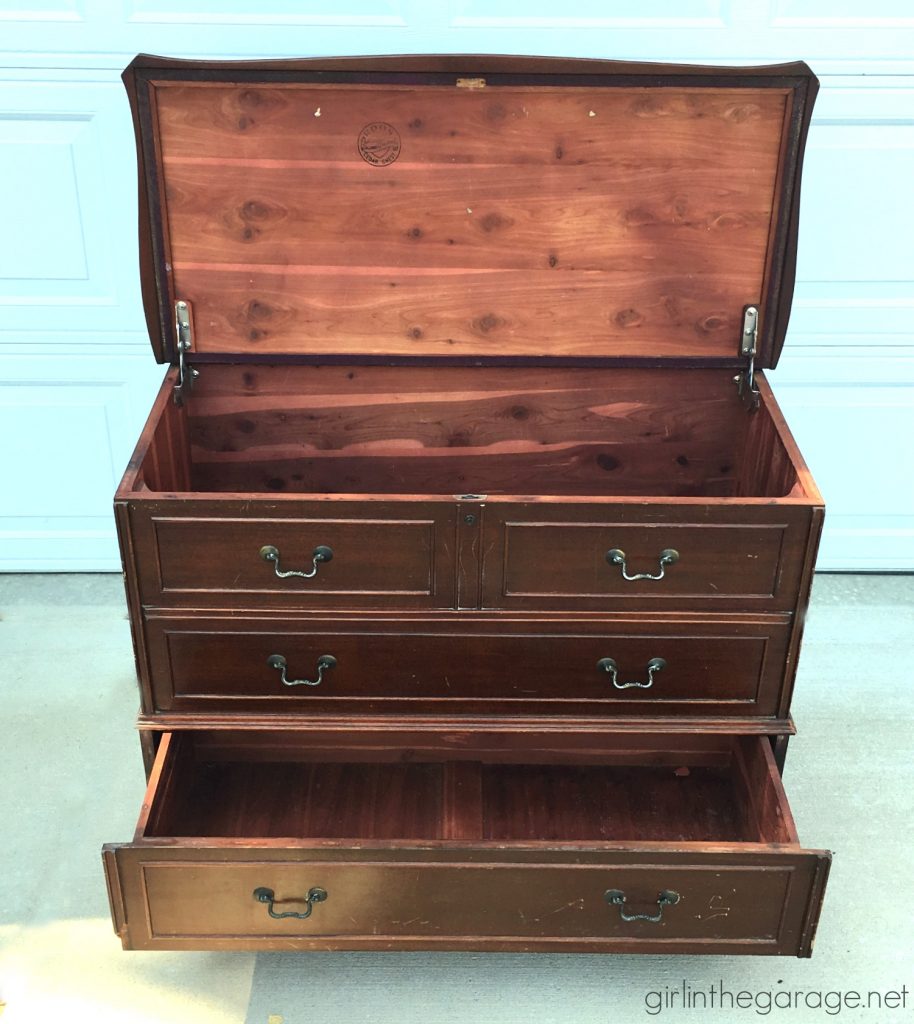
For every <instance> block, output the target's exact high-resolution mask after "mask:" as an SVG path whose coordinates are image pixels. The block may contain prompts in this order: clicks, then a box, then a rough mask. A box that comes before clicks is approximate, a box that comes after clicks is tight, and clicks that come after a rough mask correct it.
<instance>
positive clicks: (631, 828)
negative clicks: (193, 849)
mask: <svg viewBox="0 0 914 1024" xmlns="http://www.w3.org/2000/svg"><path fill="white" fill-rule="evenodd" d="M213 736H214V734H193V733H175V734H172V735H170V736H166V738H165V739H164V740H163V742H166V743H168V744H169V749H168V750H167V751H166V756H165V757H163V758H160V761H159V763H160V764H161V766H162V768H161V771H162V778H160V779H159V780H157V782H156V785H155V787H154V795H153V799H152V800H151V802H150V806H149V812H148V815H147V817H146V819H145V821H141V824H140V832H139V834H140V835H141V836H145V837H169V836H174V837H187V836H200V837H227V838H245V837H257V838H260V837H263V838H274V837H286V838H301V839H311V838H315V839H353V840H360V839H370V840H375V839H384V840H416V841H422V840H447V839H458V840H470V841H473V840H475V841H486V840H492V841H501V842H512V841H513V842H523V841H551V842H563V841H569V842H573V841H579V840H580V841H607V842H615V841H621V842H625V841H629V840H636V841H637V840H643V841H660V842H665V841H673V842H677V841H678V842H690V841H696V842H708V841H711V842H716V841H719V842H767V843H796V842H797V841H798V839H797V835H796V831H795V829H794V825H793V822H792V818H791V814H790V810H789V807H788V805H787V802H786V797H785V796H784V793H783V789H782V787H781V783H780V777H779V775H778V772H777V768H776V766H775V764H774V761H773V758H772V756H771V750H770V746H769V744H768V742H767V740H765V739H764V738H763V737H758V736H754V737H753V736H750V737H734V736H722V737H700V738H688V737H683V738H682V739H680V741H679V744H678V745H679V747H680V748H681V749H669V747H670V737H669V736H667V737H665V738H658V739H657V740H656V742H655V743H652V742H651V739H650V737H648V738H647V739H646V740H645V739H644V738H643V737H642V742H640V743H638V744H637V745H636V746H634V747H632V746H629V747H628V748H612V749H607V750H605V751H597V752H595V751H586V752H578V753H574V752H567V753H566V754H565V759H564V760H558V759H557V755H556V754H555V752H554V751H553V752H552V753H551V754H549V755H546V754H544V755H543V756H542V757H541V758H540V759H537V758H536V752H535V751H533V752H531V751H530V750H527V751H525V752H524V760H523V761H522V762H520V763H518V762H514V761H511V760H510V759H506V755H505V753H504V752H501V753H499V754H498V755H497V757H496V756H495V755H493V754H492V753H491V752H490V753H486V752H484V751H477V752H475V754H474V752H473V751H471V750H469V751H462V752H461V755H460V760H454V759H453V757H454V754H453V752H451V753H450V754H449V755H447V754H445V753H442V755H441V757H440V759H435V757H433V756H430V754H429V752H427V751H426V752H423V756H422V759H421V760H419V759H417V760H415V761H403V760H396V759H395V757H396V756H397V755H396V754H394V753H393V752H391V753H390V755H389V758H387V759H385V756H384V752H383V751H380V752H379V751H376V750H375V751H372V752H371V753H370V755H368V757H369V758H370V759H366V752H365V751H357V750H351V751H349V752H348V753H347V751H346V750H345V749H336V750H334V751H333V752H332V753H330V752H328V751H326V750H309V749H308V748H307V746H296V745H289V744H282V743H277V744H275V745H271V744H270V743H269V742H267V743H263V744H252V743H250V742H249V741H247V740H241V741H239V742H238V743H233V742H232V740H231V738H230V737H220V738H216V739H214V738H213ZM698 740H700V741H701V742H698ZM674 746H675V745H674ZM331 758H333V759H331Z"/></svg>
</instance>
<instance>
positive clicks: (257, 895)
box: [254, 885, 327, 921]
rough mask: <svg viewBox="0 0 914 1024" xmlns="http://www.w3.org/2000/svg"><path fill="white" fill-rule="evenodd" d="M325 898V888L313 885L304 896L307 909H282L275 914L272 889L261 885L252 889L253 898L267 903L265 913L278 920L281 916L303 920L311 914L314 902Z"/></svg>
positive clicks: (322, 900)
mask: <svg viewBox="0 0 914 1024" xmlns="http://www.w3.org/2000/svg"><path fill="white" fill-rule="evenodd" d="M326 898H327V890H326V889H321V888H320V886H317V885H315V886H314V887H313V888H311V889H309V890H308V895H307V896H306V897H305V903H307V904H308V909H307V910H303V911H302V912H301V913H300V914H298V913H296V912H295V911H294V910H284V911H283V912H282V913H281V914H277V913H276V911H275V910H274V909H273V904H274V902H275V901H276V897H275V895H274V893H273V890H272V889H266V888H264V887H263V886H260V887H259V888H257V889H255V890H254V899H255V900H257V902H258V903H265V904H266V905H267V913H268V914H269V915H270V917H275V918H276V919H277V920H280V919H281V918H283V917H297V918H299V919H300V920H302V921H303V920H304V919H305V918H306V917H310V916H311V911H312V910H314V904H315V903H323V902H324V900H325V899H326Z"/></svg>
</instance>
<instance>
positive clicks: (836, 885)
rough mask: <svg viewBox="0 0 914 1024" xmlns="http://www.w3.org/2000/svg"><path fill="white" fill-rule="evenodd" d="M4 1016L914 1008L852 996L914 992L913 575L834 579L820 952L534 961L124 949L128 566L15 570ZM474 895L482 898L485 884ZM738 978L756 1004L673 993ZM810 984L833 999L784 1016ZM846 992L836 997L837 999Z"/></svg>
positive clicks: (536, 1018) (593, 1018) (0, 934)
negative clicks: (121, 866)
mask: <svg viewBox="0 0 914 1024" xmlns="http://www.w3.org/2000/svg"><path fill="white" fill-rule="evenodd" d="M0 615H2V620H0V666H2V678H0V699H2V705H0V706H2V709H3V711H2V716H3V723H2V724H3V728H2V733H0V736H2V746H0V766H2V774H0V794H2V803H0V808H2V812H0V813H2V816H0V822H2V829H3V843H2V852H0V857H2V865H0V947H2V952H0V957H2V959H0V1000H2V1001H3V1002H4V1003H5V1004H6V1006H5V1009H4V1010H3V1011H2V1024H13V1022H25V1021H28V1022H29V1024H35V1022H38V1024H44V1022H46V1021H47V1022H52V1021H64V1020H65V1021H82V1020H86V1021H93V1022H98V1024H108V1022H115V1021H116V1022H117V1024H129V1022H142V1024H160V1022H169V1024H171V1022H182V1024H183V1022H190V1021H192V1022H194V1024H225V1022H239V1024H240V1022H247V1024H255V1022H256V1024H299V1022H305V1021H307V1022H309V1024H311V1022H315V1021H317V1022H320V1024H354V1022H372V1024H375V1022H377V1024H386V1022H397V1024H412V1022H417V1024H418V1022H420V1021H421V1022H422V1024H438V1022H455V1024H456V1022H461V1024H464V1022H484V1024H490V1022H491V1024H508V1022H510V1024H514V1022H517V1024H521V1022H523V1024H528V1022H530V1021H533V1022H536V1024H559V1022H569V1024H570V1022H574V1024H591V1022H593V1024H597V1022H599V1024H603V1022H610V1021H613V1022H616V1021H622V1022H628V1021H637V1020H646V1019H651V1018H652V1017H656V1018H658V1019H661V1020H666V1021H675V1022H680V1021H685V1020H691V1021H697V1020H719V1021H722V1022H723V1021H725V1022H727V1024H729V1022H739V1021H750V1020H754V1021H758V1020H759V1019H765V1018H774V1019H777V1018H778V1017H780V1018H781V1019H783V1020H785V1021H787V1020H789V1021H791V1022H805V1021H825V1020H828V1019H831V1018H834V1017H838V1018H839V1019H842V1020H843V1019H849V1020H854V1021H872V1022H874V1024H885V1022H892V1021H902V1020H906V1021H910V1020H911V1019H912V1016H914V1009H912V1006H914V996H912V995H911V993H910V991H909V992H908V995H907V1010H901V1009H887V1008H886V1007H885V1006H883V1007H882V1008H881V1009H879V1008H877V1007H876V1006H871V1008H869V1009H851V1008H849V1007H847V1006H843V1007H841V1006H838V1005H837V1003H836V1000H837V998H838V996H837V995H836V993H838V992H847V991H848V990H851V989H854V990H858V991H860V992H861V993H863V995H864V999H866V994H867V993H868V992H870V991H873V992H880V993H884V992H886V991H887V990H899V989H901V987H902V986H903V985H905V986H907V987H908V989H911V988H914V855H912V852H911V850H912V847H911V842H912V839H914V835H912V831H914V830H912V811H914V702H912V699H911V696H910V690H909V685H908V684H909V679H910V675H911V670H910V665H911V662H912V660H914V577H910V576H907V577H906V576H885V577H878V576H819V577H817V578H816V581H815V586H814V591H813V601H812V608H811V611H810V616H809V622H808V627H807V632H806V643H805V647H804V651H803V656H802V658H801V662H800V673H799V680H798V684H797V691H796V698H795V701H794V716H795V718H796V720H797V723H798V726H799V729H800V735H799V736H797V737H796V738H795V739H794V740H792V742H791V746H790V751H789V753H788V758H787V769H786V772H785V782H786V786H787V791H788V794H789V796H790V798H791V803H792V806H793V810H794V814H795V817H796V820H797V827H798V829H799V832H800V838H801V840H802V841H803V842H804V843H805V844H806V845H807V846H810V847H820V848H828V849H832V850H834V851H836V852H835V861H834V865H833V868H832V874H831V880H830V883H829V888H828V892H827V896H826V901H825V909H824V911H823V915H822V920H821V924H820V928H819V937H818V941H817V944H816V951H815V955H814V956H813V958H812V960H807V961H797V960H786V959H766V958H760V957H759V958H738V957H710V958H686V957H667V958H658V957H649V956H645V957H607V956H576V955H570V956H526V955H515V954H501V955H489V956H485V955H477V954H419V953H416V954H368V953H357V954H352V953H350V954H312V955H301V954H261V955H259V956H254V955H253V954H246V953H232V954H229V953H123V952H121V950H120V946H119V943H118V942H117V941H116V939H115V937H114V935H113V933H112V930H111V924H110V922H109V919H108V908H107V898H106V895H105V886H104V882H103V880H102V871H101V862H100V858H99V848H100V847H101V845H102V843H103V842H105V841H114V840H126V839H129V838H130V836H131V835H132V833H133V829H134V825H135V822H136V816H137V813H138V809H139V805H140V801H141V797H142V793H143V789H144V778H143V772H142V767H141V761H140V756H139V745H138V743H137V740H136V737H135V735H134V733H133V728H132V725H133V718H134V714H135V712H136V705H137V698H136V695H135V688H134V680H133V656H132V652H131V648H130V636H129V631H128V625H127V620H126V611H125V607H124V601H123V597H122V591H121V580H120V577H119V576H110V575H81V576H6V577H0ZM467 898H468V899H471V898H472V893H468V894H467ZM684 983H685V984H686V985H687V986H688V987H689V988H690V989H691V990H693V991H694V990H696V989H706V988H707V987H708V986H709V985H711V984H720V983H722V984H723V986H724V988H725V989H727V990H728V991H730V992H733V993H736V992H739V991H741V990H747V991H748V992H751V993H752V994H753V995H755V993H758V994H759V995H758V999H759V1000H760V1001H759V1002H757V1003H756V1004H755V1005H754V1006H752V1007H750V1008H748V1009H745V1010H734V1009H727V1010H724V1011H716V1012H713V1011H702V1010H691V1011H683V1010H681V1009H677V1010H670V1009H666V1008H663V1009H661V1010H660V1012H659V1013H655V1014H650V1013H648V1012H647V1005H646V997H647V994H648V993H650V992H659V993H661V994H663V993H664V992H665V991H666V990H667V989H668V988H674V989H679V990H680V991H681V989H682V986H683V984H684ZM797 989H802V990H803V991H804V992H812V993H815V992H821V996H820V997H816V996H815V995H814V994H813V995H812V996H811V997H810V998H811V1002H812V1003H813V1004H815V1003H816V1002H817V1001H818V1000H819V999H821V1008H814V1007H813V1008H810V1007H809V1006H806V1005H802V1006H801V1007H800V1008H798V1009H777V1008H774V1009H772V1010H771V1011H770V1013H766V1012H765V1004H766V995H765V993H771V992H773V993H780V996H779V999H781V1000H783V999H784V997H785V993H787V992H788V991H790V992H793V991H795V990H797ZM828 1007H831V1009H828Z"/></svg>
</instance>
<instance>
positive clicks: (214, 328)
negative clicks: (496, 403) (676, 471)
mask: <svg viewBox="0 0 914 1024" xmlns="http://www.w3.org/2000/svg"><path fill="white" fill-rule="evenodd" d="M788 92H789V90H787V89H783V90H778V89H773V88H746V89H725V88H724V89H721V90H715V91H714V92H709V91H707V90H703V89H688V88H683V87H682V86H679V87H677V88H669V89H654V90H645V89H643V88H630V87H617V88H613V89H593V88H583V89H582V88H574V87H573V86H568V85H563V86H555V87H552V88H548V87H542V86H529V87H520V86H513V87H508V86H505V87H499V88H498V89H497V90H492V91H491V92H490V91H489V90H483V91H480V92H472V91H465V90H459V89H458V90H455V89H453V88H447V87H438V86H432V85H429V86H427V87H425V88H423V89H421V90H417V89H415V88H401V87H390V86H387V87H381V86H378V85H374V86H372V87H370V88H367V87H364V86H359V85H346V86H329V85H327V86H301V85H300V86H293V85H287V86H272V87H269V88H267V87H256V86H212V85H210V86H207V87H200V86H196V85H190V84H177V83H175V84H168V83H164V82H163V83H159V84H158V85H157V87H156V90H155V93H156V95H155V103H156V111H157V125H158V132H159V135H158V144H159V148H160V153H161V160H162V161H163V164H164V168H163V171H164V190H165V203H166V219H167V228H168V235H169V238H170V252H169V256H168V260H169V263H170V265H171V267H172V268H173V269H172V275H173V277H172V284H173V288H174V292H175V294H176V295H179V296H180V297H181V298H182V299H185V300H188V301H190V302H191V303H192V305H193V307H194V322H195V337H196V347H197V350H198V351H200V352H204V353H205V352H254V353H259V354H260V355H261V356H262V357H263V356H265V355H266V354H269V353H293V352H294V353H311V354H320V353H337V354H339V353H350V354H352V353H366V354H367V353H371V354H402V355H419V354H433V355H434V354H447V355H492V354H495V353H499V354H502V355H506V354H537V355H543V354H551V355H601V356H615V355H629V356H630V355H639V356H650V357H652V358H662V357H669V356H678V357H681V356H683V355H693V356H706V357H708V356H714V357H718V358H722V357H723V358H727V359H732V358H733V357H734V349H735V341H736V335H737V332H738V322H739V316H740V313H741V310H742V307H743V306H744V305H745V304H746V303H748V302H759V301H760V299H761V296H762V293H763V290H764V277H765V270H766V267H765V260H766V253H767V249H768V240H769V235H770V234H771V230H772V218H773V217H774V215H775V210H776V204H775V186H776V176H777V168H778V162H779V157H780V153H781V150H782V142H783V139H782V136H783V132H784V124H785V118H786V113H787V103H786V97H787V95H788ZM317 111H319V112H320V113H319V115H317V113H316V112H317ZM379 121H381V122H385V123H387V124H390V125H392V126H393V128H394V130H395V131H396V132H398V133H399V136H400V140H401V151H400V156H399V158H398V159H397V160H396V162H394V163H391V164H389V165H387V166H382V167H377V166H372V165H370V164H368V163H366V162H365V160H364V159H362V157H361V156H360V154H359V149H358V146H357V141H358V138H359V135H360V132H361V131H362V129H363V128H364V127H365V125H367V124H371V123H375V122H379ZM216 168H218V171H219V174H218V176H215V175H214V170H215V169H216ZM214 180H215V181H216V182H218V183H217V184H215V186H214ZM353 257H355V258H353Z"/></svg>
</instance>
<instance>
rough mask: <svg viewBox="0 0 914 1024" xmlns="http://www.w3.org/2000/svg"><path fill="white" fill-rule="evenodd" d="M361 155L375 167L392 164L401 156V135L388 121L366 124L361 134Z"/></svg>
mask: <svg viewBox="0 0 914 1024" xmlns="http://www.w3.org/2000/svg"><path fill="white" fill-rule="evenodd" d="M359 153H360V154H361V156H362V159H363V160H365V161H367V162H368V163H370V164H374V165H375V167H385V166H386V165H387V164H392V163H393V162H394V160H396V159H397V157H398V156H399V155H400V133H399V132H398V131H397V129H396V128H394V127H393V125H389V124H387V122H386V121H373V122H372V123H371V124H366V125H365V127H364V128H363V129H362V130H361V132H360V133H359Z"/></svg>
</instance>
